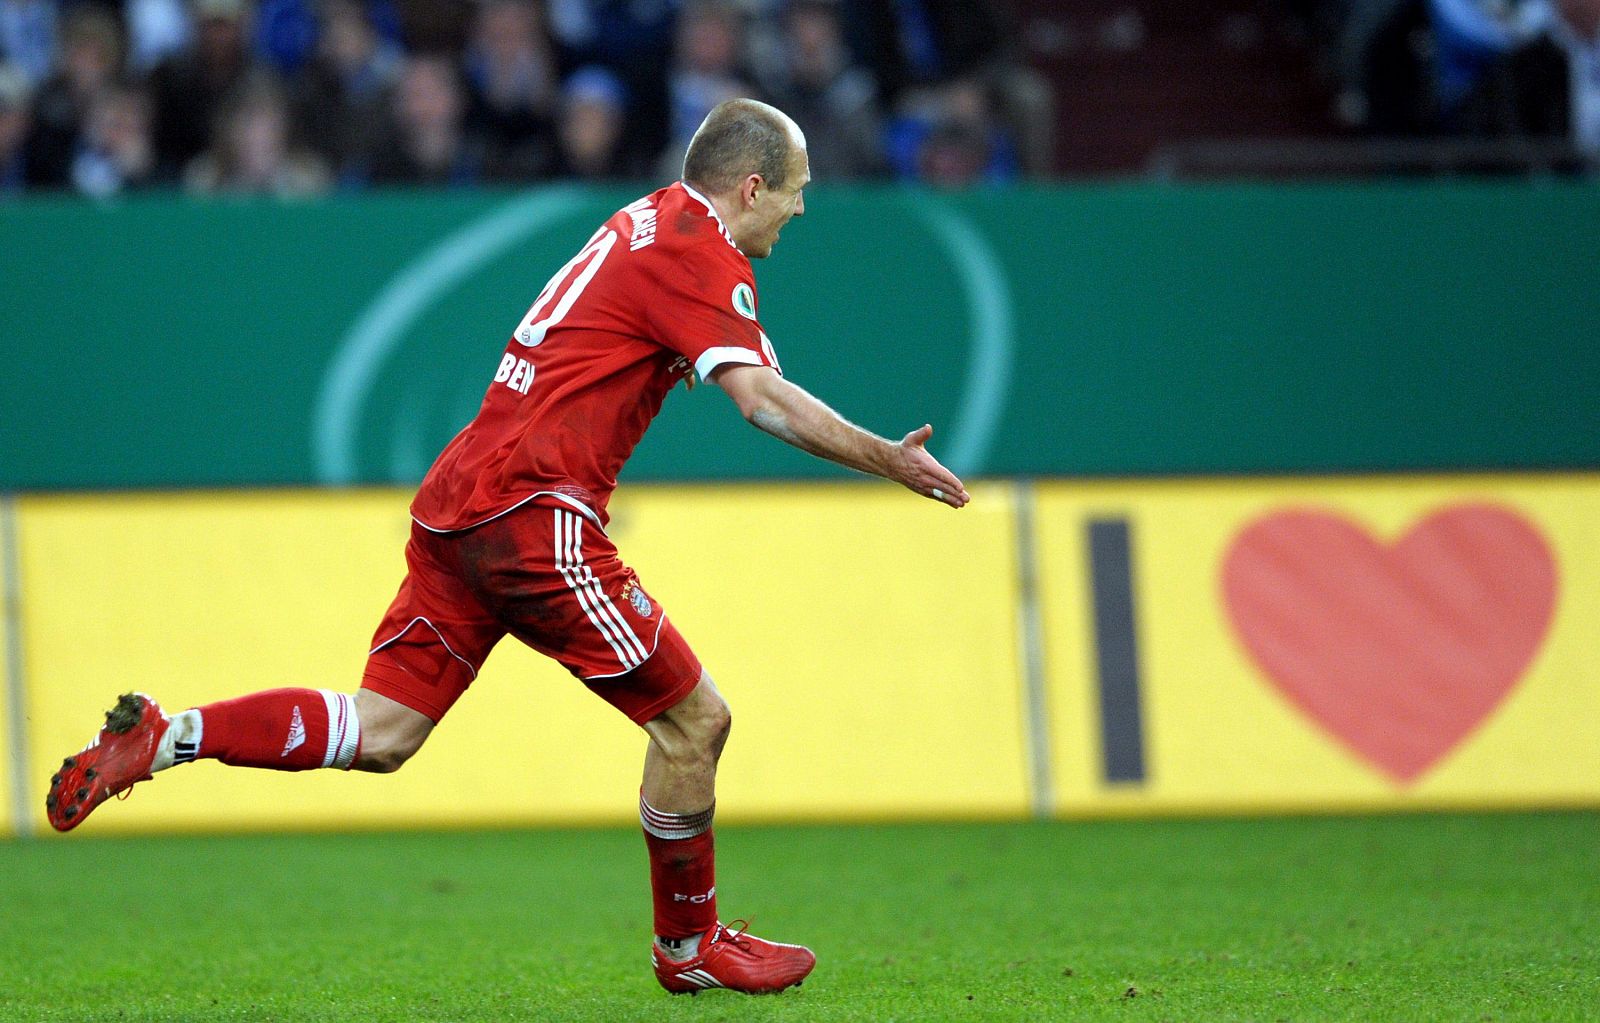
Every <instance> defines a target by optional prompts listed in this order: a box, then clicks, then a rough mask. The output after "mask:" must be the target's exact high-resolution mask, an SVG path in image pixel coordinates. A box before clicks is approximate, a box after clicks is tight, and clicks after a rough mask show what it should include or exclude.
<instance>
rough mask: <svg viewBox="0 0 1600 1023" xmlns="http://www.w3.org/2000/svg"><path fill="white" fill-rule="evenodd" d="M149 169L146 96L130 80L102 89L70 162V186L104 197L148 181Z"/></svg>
mask: <svg viewBox="0 0 1600 1023" xmlns="http://www.w3.org/2000/svg"><path fill="white" fill-rule="evenodd" d="M155 171H156V157H155V145H154V143H153V142H152V140H151V137H150V97H149V96H148V95H146V94H145V92H144V90H143V89H142V88H140V87H139V86H138V85H135V84H131V83H122V84H118V85H114V86H111V87H109V88H106V89H102V90H101V91H100V93H99V95H97V96H96V97H95V101H94V106H93V107H92V108H91V110H90V111H89V123H88V126H87V127H86V128H85V130H84V132H83V137H82V139H81V140H80V142H79V144H78V154H77V156H76V157H75V158H74V159H73V161H72V184H73V187H75V188H76V189H77V190H78V191H79V192H82V193H83V194H84V195H88V196H92V197H94V198H96V199H106V198H109V197H111V196H114V195H117V194H119V193H121V192H125V191H129V190H132V189H137V188H143V187H146V186H148V185H150V184H153V183H154V181H155Z"/></svg>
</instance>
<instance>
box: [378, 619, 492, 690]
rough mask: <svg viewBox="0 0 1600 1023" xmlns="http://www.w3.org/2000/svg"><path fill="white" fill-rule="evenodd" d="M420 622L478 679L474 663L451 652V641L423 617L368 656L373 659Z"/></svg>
mask: <svg viewBox="0 0 1600 1023" xmlns="http://www.w3.org/2000/svg"><path fill="white" fill-rule="evenodd" d="M418 622H421V623H422V624H423V625H426V626H427V627H428V628H430V629H432V630H433V634H434V635H435V636H438V637H439V644H440V645H441V646H443V647H444V648H445V651H446V652H447V653H449V654H450V656H451V657H454V658H455V659H456V660H458V661H460V662H461V663H462V664H465V665H466V666H467V670H468V671H470V672H472V677H473V678H477V677H478V669H476V668H474V667H473V666H472V662H471V661H469V660H467V659H466V658H465V657H462V656H461V655H460V654H458V653H456V652H455V651H454V650H451V649H450V643H449V641H448V640H446V639H445V638H444V633H442V632H440V631H439V627H438V626H437V625H435V624H433V623H432V622H430V621H428V619H426V618H424V617H423V616H422V615H417V617H415V618H413V619H411V620H410V621H409V622H407V623H406V626H405V628H403V629H401V630H400V631H399V632H397V633H395V634H394V635H393V636H390V637H389V638H388V639H386V640H384V641H383V642H382V643H379V644H378V645H377V646H375V647H373V648H372V649H371V650H368V651H367V656H368V657H371V656H372V655H373V654H375V653H377V652H378V651H379V650H382V649H383V648H384V647H386V646H388V645H389V644H391V643H393V642H395V641H396V640H398V639H399V638H400V637H401V636H404V635H405V634H406V633H408V632H410V631H411V627H412V626H413V625H415V624H417V623H418Z"/></svg>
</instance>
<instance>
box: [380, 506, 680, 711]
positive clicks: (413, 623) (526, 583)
mask: <svg viewBox="0 0 1600 1023" xmlns="http://www.w3.org/2000/svg"><path fill="white" fill-rule="evenodd" d="M546 500H547V501H548V503H546ZM406 566H407V568H408V569H409V571H408V572H407V574H406V578H405V581H404V582H402V583H401V584H400V592H399V594H398V595H396V596H395V598H394V603H393V604H391V605H389V610H388V613H386V614H385V615H384V616H383V622H382V624H380V625H379V626H378V631H377V633H376V634H375V635H374V636H373V638H372V643H373V647H372V653H371V655H370V656H369V657H368V659H367V671H366V677H365V678H364V679H363V681H362V683H361V684H362V687H363V688H365V689H371V690H372V691H373V692H375V693H378V694H380V695H382V696H387V697H389V698H390V699H391V700H395V701H397V702H399V703H402V704H405V705H406V706H407V707H410V708H411V709H413V710H415V711H418V712H420V713H423V714H426V715H427V716H428V717H429V718H431V719H433V720H434V721H435V722H437V721H438V720H439V719H440V718H442V717H444V715H445V712H446V711H448V710H449V709H450V707H451V705H452V704H454V703H455V702H456V700H457V698H459V697H460V696H461V694H462V693H464V692H466V690H467V686H469V685H471V684H472V680H473V679H474V678H476V677H477V675H478V669H479V668H480V667H482V665H483V661H484V658H486V657H488V656H489V651H490V650H492V649H493V648H494V645H495V644H496V643H498V642H499V641H500V638H501V637H502V636H505V635H506V634H508V633H509V634H510V635H512V636H515V637H516V638H517V639H519V640H521V641H522V642H524V643H526V644H527V645H528V646H531V647H533V648H534V649H535V650H537V651H539V652H540V653H542V654H544V655H546V656H547V657H552V658H554V659H555V660H557V661H559V662H561V665H562V666H563V667H565V668H566V669H567V670H568V671H570V672H572V674H573V675H575V676H577V677H578V678H579V679H581V680H582V681H583V683H584V684H585V685H587V686H588V687H589V688H590V689H592V690H593V691H594V692H595V693H597V694H599V696H600V697H601V698H602V699H604V700H605V701H606V702H608V703H610V704H611V705H612V706H613V707H616V708H617V709H618V710H620V711H622V712H623V713H624V714H626V715H628V717H629V718H631V719H633V720H634V721H635V722H637V723H639V724H643V723H644V722H646V721H649V720H650V719H651V718H653V717H655V716H656V715H658V714H660V713H661V712H662V711H664V710H666V709H667V708H668V707H671V706H672V705H673V704H675V703H677V702H678V701H679V700H681V699H683V698H684V697H685V696H687V695H688V694H689V691H690V690H692V689H693V688H694V687H695V685H696V684H697V683H698V682H699V681H700V661H699V659H698V658H696V657H695V655H694V652H693V651H692V650H690V649H689V644H688V643H686V642H685V641H684V639H683V637H682V636H680V635H679V634H678V630H677V629H675V628H673V627H672V623H671V622H669V621H667V614H666V611H665V609H663V608H662V606H661V605H660V604H658V603H656V602H655V601H654V600H652V599H651V598H650V596H649V595H648V594H647V593H645V591H644V589H643V587H641V586H640V585H639V577H638V576H637V575H635V574H634V571H633V569H631V568H629V567H627V566H626V565H624V564H623V563H622V561H621V559H620V558H618V556H617V549H616V548H615V547H614V546H612V544H611V541H610V539H609V538H607V537H606V535H605V533H604V532H602V531H601V530H600V527H598V526H597V525H595V524H594V522H593V521H592V520H590V519H588V518H586V517H585V516H584V515H583V514H582V513H581V512H579V511H577V510H576V509H575V508H573V507H572V506H571V505H568V504H565V503H563V502H561V501H560V500H558V499H554V498H551V499H539V500H536V501H533V502H530V503H528V504H526V505H523V506H522V507H520V508H518V509H516V510H515V511H512V512H511V513H509V514H507V515H502V516H501V517H500V518H498V519H494V520H492V521H490V522H486V523H484V524H483V525H481V526H477V527H475V528H473V529H470V530H467V531H465V532H460V533H434V532H431V531H429V530H427V529H424V528H423V527H421V526H419V525H416V524H415V523H413V524H412V527H411V542H410V543H408V544H406Z"/></svg>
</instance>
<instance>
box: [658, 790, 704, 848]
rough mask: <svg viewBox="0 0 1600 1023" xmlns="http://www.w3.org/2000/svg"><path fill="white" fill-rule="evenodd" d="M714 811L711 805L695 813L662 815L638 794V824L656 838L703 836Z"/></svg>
mask: <svg viewBox="0 0 1600 1023" xmlns="http://www.w3.org/2000/svg"><path fill="white" fill-rule="evenodd" d="M716 810H717V804H716V803H712V804H711V805H710V806H708V807H706V808H705V809H704V810H699V811H696V812H695V813H662V812H661V811H660V810H657V809H656V808H655V807H653V806H651V805H650V804H649V803H647V802H645V799H644V793H642V792H641V793H639V823H640V824H641V825H643V826H644V830H645V832H646V833H648V834H651V835H654V836H655V837H657V838H667V839H672V838H693V837H695V836H696V835H703V834H705V833H706V832H707V831H710V830H711V817H712V815H713V814H715V813H716Z"/></svg>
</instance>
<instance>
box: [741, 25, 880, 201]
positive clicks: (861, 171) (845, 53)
mask: <svg viewBox="0 0 1600 1023" xmlns="http://www.w3.org/2000/svg"><path fill="white" fill-rule="evenodd" d="M838 7H839V5H838V0H794V2H792V3H790V4H789V6H788V8H787V10H786V11H785V12H784V14H783V16H782V19H781V21H782V25H783V30H784V31H783V36H782V50H781V53H780V56H779V59H778V61H777V62H776V63H775V64H774V65H773V66H772V67H771V69H770V73H769V74H768V75H767V76H766V77H765V79H764V81H763V85H764V87H765V90H766V92H767V95H768V97H769V98H770V99H771V100H772V102H773V103H774V104H775V105H776V106H778V107H779V108H780V109H782V110H783V111H784V112H785V113H787V114H788V115H789V116H790V117H792V118H794V120H795V123H796V124H798V125H799V126H800V130H801V131H803V132H805V133H806V142H807V143H808V146H809V150H808V151H809V153H810V158H811V173H812V174H814V175H816V176H817V177H819V178H822V179H824V180H829V181H841V180H845V179H848V178H860V177H866V176H868V175H872V174H877V173H880V172H881V171H882V170H883V168H884V156H883V118H882V114H881V112H880V110H879V108H878V90H877V85H876V83H875V82H874V81H873V80H872V76H871V75H869V74H868V73H867V72H866V71H865V70H864V69H863V68H861V67H858V66H856V65H854V64H852V63H851V60H852V58H851V54H850V51H849V50H848V49H846V48H845V44H844V34H843V26H842V24H841V22H840V17H839V9H838Z"/></svg>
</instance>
